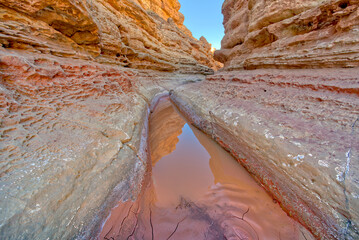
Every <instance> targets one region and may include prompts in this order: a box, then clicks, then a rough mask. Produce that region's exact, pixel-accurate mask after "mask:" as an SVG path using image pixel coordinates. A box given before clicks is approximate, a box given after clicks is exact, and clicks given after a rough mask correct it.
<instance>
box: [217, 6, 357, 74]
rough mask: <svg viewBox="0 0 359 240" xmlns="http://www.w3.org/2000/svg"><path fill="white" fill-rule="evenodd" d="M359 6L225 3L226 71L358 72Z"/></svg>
mask: <svg viewBox="0 0 359 240" xmlns="http://www.w3.org/2000/svg"><path fill="white" fill-rule="evenodd" d="M358 5H359V1H358V0H304V1H303V0H294V1H292V0H288V1H287V0H226V1H225V2H224V4H223V8H222V12H223V15H224V21H223V24H224V27H225V36H224V38H223V40H222V48H221V50H219V51H216V52H215V58H216V59H217V60H218V61H220V62H222V63H224V64H225V69H226V70H235V69H257V68H326V67H355V66H359V26H358V24H359V8H358Z"/></svg>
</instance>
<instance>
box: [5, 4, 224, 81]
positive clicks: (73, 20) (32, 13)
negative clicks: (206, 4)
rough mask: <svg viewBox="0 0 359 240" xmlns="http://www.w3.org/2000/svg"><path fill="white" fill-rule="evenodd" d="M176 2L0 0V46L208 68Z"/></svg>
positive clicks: (139, 64) (202, 46)
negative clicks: (184, 23)
mask: <svg viewBox="0 0 359 240" xmlns="http://www.w3.org/2000/svg"><path fill="white" fill-rule="evenodd" d="M179 8H180V4H179V3H178V1H177V0H172V1H148V0H140V1H133V0H121V1H114V0H96V1H90V0H81V1H74V0H62V1H58V0H49V1H43V0H36V1H30V0H21V1H18V0H0V46H2V47H3V48H7V49H20V50H26V51H27V52H34V53H46V54H52V55H55V56H61V57H72V58H81V59H86V60H95V61H97V62H100V63H111V64H117V65H122V66H126V67H130V68H137V69H156V70H161V71H169V72H173V71H182V72H189V73H198V72H201V73H204V74H211V73H213V70H212V69H211V68H213V69H214V70H216V69H217V68H219V67H220V64H219V63H218V62H215V61H214V60H213V54H212V53H211V51H210V49H211V45H210V44H209V43H208V42H207V41H206V40H205V39H204V38H203V39H201V40H196V39H195V38H193V37H192V35H191V33H190V31H189V30H188V29H187V28H186V27H185V26H184V25H183V20H184V17H183V15H182V14H181V13H179V12H178V11H179Z"/></svg>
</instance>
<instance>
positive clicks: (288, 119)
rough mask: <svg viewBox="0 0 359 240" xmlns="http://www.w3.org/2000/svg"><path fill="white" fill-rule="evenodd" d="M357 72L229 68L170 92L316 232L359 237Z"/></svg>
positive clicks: (198, 123) (323, 235)
mask: <svg viewBox="0 0 359 240" xmlns="http://www.w3.org/2000/svg"><path fill="white" fill-rule="evenodd" d="M358 89H359V77H358V71H357V69H353V70H346V69H343V70H328V69H326V70H316V71H314V70H312V71H311V72H308V71H306V70H296V71H291V70H277V71H276V70H271V71H264V70H256V71H241V72H226V73H221V74H216V75H214V76H210V77H207V79H206V81H204V82H199V83H194V84H189V85H184V86H180V87H178V88H176V89H175V90H174V91H172V92H171V99H172V100H173V101H174V102H175V103H176V104H177V105H178V106H179V108H180V109H181V111H183V112H184V113H185V114H186V116H187V117H188V118H189V119H191V121H192V122H193V123H194V124H195V125H196V126H197V127H198V128H200V129H201V130H203V131H205V132H206V133H208V134H209V135H211V136H212V137H213V138H214V139H215V140H216V141H217V142H219V143H220V144H221V145H222V146H224V147H225V148H226V149H227V150H228V151H230V152H231V153H232V155H233V156H235V157H236V159H237V160H238V162H240V163H241V164H242V165H243V166H244V167H245V168H246V169H247V170H248V171H249V172H250V173H251V174H252V175H253V176H254V177H255V178H256V179H257V180H258V181H259V182H260V183H261V184H262V185H263V187H264V188H265V189H267V191H268V192H269V193H271V195H272V196H273V197H274V198H275V199H277V200H278V201H279V202H280V204H281V206H282V207H283V209H284V210H285V211H286V212H287V213H288V214H289V215H290V216H292V217H294V218H295V219H297V220H298V221H300V222H301V223H302V224H303V225H304V226H307V227H308V228H309V229H310V230H311V231H312V232H313V233H314V234H315V236H316V237H317V238H318V239H358V238H359V233H358V224H359V212H358V209H359V201H358V198H359V184H358V183H359V178H358V174H357V173H358V170H359V164H358V161H357V160H358V158H359V155H358V154H359V137H358V136H359V134H358V127H359V92H358Z"/></svg>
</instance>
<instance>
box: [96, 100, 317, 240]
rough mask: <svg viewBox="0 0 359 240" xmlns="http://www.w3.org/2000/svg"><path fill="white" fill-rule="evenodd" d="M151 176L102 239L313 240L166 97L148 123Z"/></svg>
mask: <svg viewBox="0 0 359 240" xmlns="http://www.w3.org/2000/svg"><path fill="white" fill-rule="evenodd" d="M149 142H150V149H151V156H152V165H153V168H152V175H151V174H148V176H146V181H145V184H144V186H143V188H142V192H141V195H140V196H139V197H138V199H137V200H136V201H135V202H126V203H120V204H119V206H118V207H116V208H115V209H113V211H112V213H111V216H110V217H109V219H108V220H107V222H106V223H105V226H104V227H103V230H102V232H101V235H100V239H303V240H304V239H313V238H312V236H311V235H310V234H309V233H308V232H307V230H305V229H304V228H303V227H301V225H299V224H298V223H297V222H295V221H293V220H292V219H291V218H289V217H288V216H287V215H286V214H285V213H284V212H283V211H282V210H281V209H280V207H279V205H278V204H276V203H274V202H273V200H272V199H271V198H270V197H269V196H268V194H267V193H266V192H265V191H264V190H263V189H262V188H261V187H260V186H259V185H258V184H257V183H256V182H255V181H254V180H253V179H252V178H251V177H250V175H249V174H248V173H247V172H246V171H245V170H244V169H243V168H242V167H241V166H240V165H239V164H238V163H237V162H236V161H235V160H234V159H233V157H231V156H230V155H229V154H228V153H227V152H226V151H224V150H223V149H222V148H221V147H220V146H219V145H218V144H216V143H215V142H214V141H213V140H211V139H210V138H209V137H207V136H206V135H205V134H203V133H202V132H200V131H199V130H198V129H196V128H194V127H193V126H191V125H189V124H187V123H186V122H185V120H184V119H183V118H182V117H181V116H180V115H179V113H178V112H177V111H176V109H175V108H174V107H173V106H172V104H171V103H170V101H169V100H168V99H164V100H162V101H161V102H160V103H159V105H158V106H157V107H156V109H155V111H154V113H153V114H152V116H151V119H150V134H149Z"/></svg>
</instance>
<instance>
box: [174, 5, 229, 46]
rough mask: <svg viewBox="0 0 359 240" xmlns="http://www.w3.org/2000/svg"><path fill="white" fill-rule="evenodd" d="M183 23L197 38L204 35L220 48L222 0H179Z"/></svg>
mask: <svg viewBox="0 0 359 240" xmlns="http://www.w3.org/2000/svg"><path fill="white" fill-rule="evenodd" d="M179 2H180V3H181V9H180V12H181V13H183V15H184V17H185V20H184V25H185V26H186V27H187V28H188V29H189V30H190V31H191V32H192V34H193V36H194V37H195V38H197V39H199V38H200V37H201V36H204V37H205V38H206V39H207V41H208V42H209V43H211V44H212V46H213V47H215V48H216V49H220V48H221V40H222V38H223V35H224V28H223V24H222V22H223V15H222V12H221V11H222V4H223V0H179Z"/></svg>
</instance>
